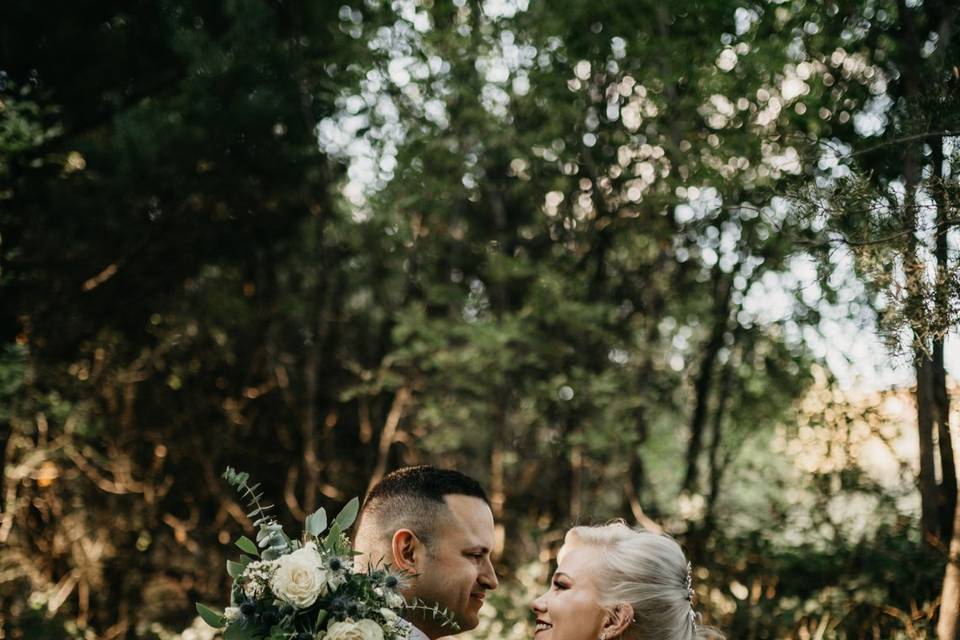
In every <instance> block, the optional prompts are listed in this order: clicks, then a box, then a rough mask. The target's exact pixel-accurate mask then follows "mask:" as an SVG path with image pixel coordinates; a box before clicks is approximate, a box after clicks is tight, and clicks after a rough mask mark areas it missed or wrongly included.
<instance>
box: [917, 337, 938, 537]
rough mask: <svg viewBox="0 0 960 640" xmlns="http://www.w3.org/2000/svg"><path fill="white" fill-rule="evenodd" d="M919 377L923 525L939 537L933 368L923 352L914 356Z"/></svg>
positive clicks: (929, 532)
mask: <svg viewBox="0 0 960 640" xmlns="http://www.w3.org/2000/svg"><path fill="white" fill-rule="evenodd" d="M914 369H915V370H916V373H917V394H916V397H917V429H918V431H919V436H920V503H921V525H922V527H923V532H924V534H925V535H927V536H933V538H934V539H936V538H937V537H938V535H937V534H938V533H939V529H940V527H939V526H938V525H939V513H938V507H939V505H938V504H937V503H938V500H937V493H938V491H937V481H936V477H935V475H934V451H933V449H934V447H933V365H932V361H931V360H930V357H929V356H928V355H927V354H926V353H924V352H923V351H921V350H919V349H918V350H917V351H916V353H915V354H914Z"/></svg>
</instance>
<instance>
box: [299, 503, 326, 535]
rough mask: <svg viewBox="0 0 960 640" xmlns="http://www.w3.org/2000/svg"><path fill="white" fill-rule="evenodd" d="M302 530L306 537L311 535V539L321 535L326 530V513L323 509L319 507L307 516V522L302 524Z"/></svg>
mask: <svg viewBox="0 0 960 640" xmlns="http://www.w3.org/2000/svg"><path fill="white" fill-rule="evenodd" d="M304 528H305V529H306V531H307V535H311V536H313V537H317V536H319V535H320V534H321V533H323V530H324V529H326V528H327V512H326V511H325V510H324V508H323V507H320V508H319V509H317V510H316V511H314V512H313V513H311V514H310V515H309V516H307V521H306V522H305V523H304Z"/></svg>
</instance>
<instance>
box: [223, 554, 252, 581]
mask: <svg viewBox="0 0 960 640" xmlns="http://www.w3.org/2000/svg"><path fill="white" fill-rule="evenodd" d="M248 564H250V559H249V558H246V557H245V558H244V559H243V560H241V561H240V562H234V561H233V560H227V574H229V576H230V577H231V578H233V579H234V580H236V579H237V578H239V577H240V574H242V573H243V570H244V569H246V568H247V565H248Z"/></svg>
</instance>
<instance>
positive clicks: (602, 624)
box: [531, 522, 723, 640]
mask: <svg viewBox="0 0 960 640" xmlns="http://www.w3.org/2000/svg"><path fill="white" fill-rule="evenodd" d="M557 560H558V566H557V571H556V573H554V575H553V582H552V584H551V586H550V589H549V590H548V591H547V592H546V593H544V594H543V595H541V596H540V597H538V598H537V599H535V600H534V601H533V602H532V603H531V608H532V609H533V612H534V614H536V617H537V628H536V632H535V634H534V637H535V639H536V640H701V639H707V638H710V639H715V640H722V639H723V635H722V634H720V633H719V632H718V631H716V630H714V629H711V628H709V627H704V626H702V625H701V624H700V617H699V614H697V613H696V612H695V610H694V608H693V585H692V577H691V574H690V564H689V563H688V562H687V560H686V558H685V557H684V555H683V550H682V549H681V548H680V545H679V544H677V542H676V541H675V540H674V539H673V538H671V537H670V536H668V535H666V534H659V533H652V532H649V531H644V530H638V529H632V528H631V527H628V526H627V525H626V524H623V523H622V522H616V523H612V524H607V525H602V526H593V527H574V528H573V529H571V530H570V531H568V532H567V535H566V537H565V538H564V544H563V547H562V548H561V549H560V553H559V555H558V556H557Z"/></svg>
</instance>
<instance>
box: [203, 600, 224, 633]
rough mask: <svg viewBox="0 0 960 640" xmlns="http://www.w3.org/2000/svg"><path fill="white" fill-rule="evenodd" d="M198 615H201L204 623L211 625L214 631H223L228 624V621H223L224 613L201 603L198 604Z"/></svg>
mask: <svg viewBox="0 0 960 640" xmlns="http://www.w3.org/2000/svg"><path fill="white" fill-rule="evenodd" d="M197 613H198V614H199V615H200V617H201V618H202V619H203V621H204V622H206V623H207V624H208V625H210V626H211V627H213V628H214V629H221V628H222V627H223V626H224V625H225V624H226V621H225V620H224V619H223V614H222V613H217V612H216V611H214V610H213V609H211V608H210V607H208V606H206V605H202V604H200V603H199V602H198V603H197Z"/></svg>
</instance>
